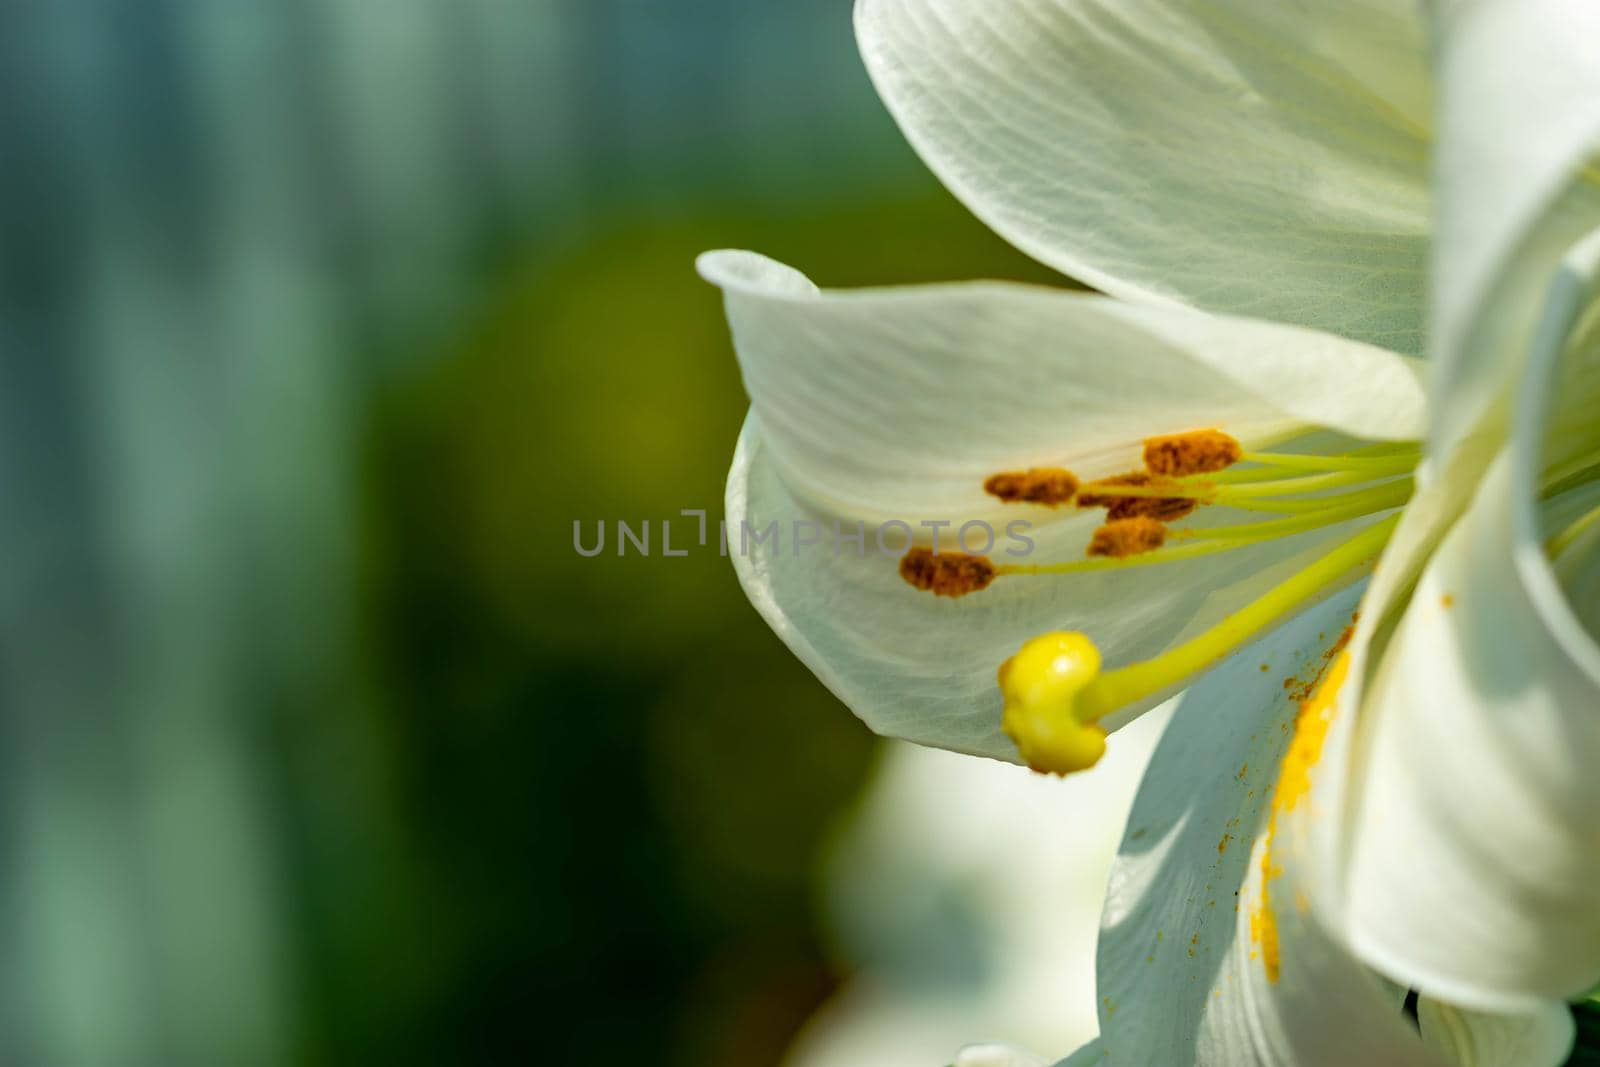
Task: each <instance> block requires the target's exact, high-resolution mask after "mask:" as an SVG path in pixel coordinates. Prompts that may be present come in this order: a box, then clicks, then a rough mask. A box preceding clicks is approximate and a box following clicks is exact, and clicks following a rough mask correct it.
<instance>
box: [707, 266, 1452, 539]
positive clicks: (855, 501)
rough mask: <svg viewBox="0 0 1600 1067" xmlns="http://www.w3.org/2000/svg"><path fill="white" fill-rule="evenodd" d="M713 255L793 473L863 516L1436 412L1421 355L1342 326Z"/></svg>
mask: <svg viewBox="0 0 1600 1067" xmlns="http://www.w3.org/2000/svg"><path fill="white" fill-rule="evenodd" d="M699 267H700V271H701V273H702V274H703V275H704V276H705V277H706V278H707V280H709V281H711V282H712V283H713V284H715V285H718V286H720V287H721V288H722V289H723V291H724V293H725V295H726V302H727V311H728V319H729V323H730V325H731V326H732V330H733V337H734V344H735V349H736V351H737V353H738V357H739V365H740V369H741V370H742V371H743V374H744V381H745V387H746V389H747V390H748V392H749V393H750V400H751V404H752V406H753V407H754V408H755V410H756V412H757V414H759V415H760V416H761V421H762V424H763V426H764V427H765V431H766V438H767V441H768V444H769V446H770V448H771V451H772V453H773V456H774V458H775V460H776V461H778V462H779V463H780V464H781V465H782V467H783V470H784V476H785V478H786V480H787V481H788V482H789V485H790V487H791V488H792V489H794V490H796V491H797V492H801V493H804V494H805V495H806V496H807V498H808V499H809V500H811V501H812V502H813V503H818V504H822V505H824V506H827V507H828V508H829V509H830V510H835V511H838V512H839V513H841V514H843V515H846V516H849V517H859V516H867V517H868V518H871V517H872V516H874V515H892V516H894V517H896V518H901V519H906V520H909V521H912V522H915V521H917V520H919V519H922V518H943V519H968V518H972V517H974V516H979V515H984V514H986V513H995V509H996V506H997V505H996V502H995V501H994V500H993V499H992V498H990V497H988V496H986V495H985V494H984V492H983V489H982V486H983V480H984V478H985V477H986V476H988V475H989V474H992V473H994V472H995V471H1000V470H1009V469H1015V468H1017V467H1025V466H1029V465H1032V464H1035V463H1039V464H1051V465H1065V466H1068V467H1070V468H1071V469H1073V470H1074V471H1075V472H1076V473H1078V474H1079V475H1082V476H1085V477H1100V476H1104V475H1109V474H1115V473H1120V472H1122V471H1124V470H1127V469H1129V468H1130V467H1136V466H1137V465H1138V459H1137V457H1138V455H1139V447H1140V442H1141V441H1142V440H1143V438H1144V437H1146V436H1149V435H1151V434H1155V433H1171V432H1178V431H1182V430H1189V429H1197V428H1201V427H1208V426H1221V427H1224V428H1226V429H1228V430H1229V432H1232V433H1234V434H1235V436H1239V437H1242V438H1246V439H1249V438H1251V437H1259V438H1271V437H1273V436H1277V435H1281V434H1283V433H1284V432H1285V431H1287V430H1290V429H1292V428H1294V427H1296V426H1304V425H1319V426H1323V427H1327V428H1330V429H1334V430H1339V431H1341V432H1344V433H1348V434H1352V435H1355V436H1359V437H1368V438H1377V439H1400V438H1415V437H1418V436H1420V435H1421V433H1422V431H1423V427H1424V401H1423V395H1422V391H1421V388H1420V386H1419V384H1418V382H1419V376H1420V369H1419V368H1420V365H1419V364H1417V363H1415V362H1413V361H1409V360H1405V359H1402V358H1400V357H1397V356H1395V355H1394V354H1392V353H1390V352H1386V351H1384V350H1382V349H1378V348H1374V347H1371V346H1368V345H1363V344H1358V343H1355V342H1350V341H1344V340H1341V339H1338V338H1335V337H1333V336H1331V335H1327V334H1319V333H1315V332H1313V331H1308V330H1303V329H1298V328H1294V327H1286V326H1278V325H1272V324H1268V323H1261V322H1254V321H1249V320H1241V319H1230V318H1225V317H1221V316H1214V315H1206V314H1201V313H1198V312H1195V311H1191V310H1188V309H1183V308H1155V307H1148V306H1136V305H1128V304H1123V303H1120V302H1118V301H1114V300H1108V299H1106V298H1104V297H1100V296H1095V295H1090V294H1084V293H1074V292H1066V291H1062V290H1054V289H1046V288H1042V287H1037V286H1024V285H1012V284H1003V283H996V282H973V283H963V284H954V285H937V286H919V287H908V288H888V289H864V290H850V291H821V290H818V289H817V288H816V287H815V286H814V285H812V284H811V282H810V281H809V280H807V279H806V278H805V277H804V276H803V275H801V274H799V273H798V272H797V271H794V270H793V269H791V268H789V267H785V266H783V265H782V264H779V263H775V262H773V261H772V260H770V259H767V258H765V257H762V256H758V255H755V254H754V253H749V252H710V253H707V254H705V255H704V256H702V257H701V258H700V261H699ZM1015 514H1016V512H1015V510H1014V509H1013V510H1012V511H1010V512H1009V515H1010V516H1012V517H1014V516H1015Z"/></svg>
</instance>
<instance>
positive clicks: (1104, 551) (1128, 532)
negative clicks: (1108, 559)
mask: <svg viewBox="0 0 1600 1067" xmlns="http://www.w3.org/2000/svg"><path fill="white" fill-rule="evenodd" d="M1166 543H1167V528H1166V527H1165V526H1163V525H1161V523H1159V522H1157V521H1156V520H1155V519H1146V518H1135V519H1117V520H1116V521H1114V522H1108V523H1106V524H1105V525H1104V526H1102V527H1100V528H1099V529H1098V530H1096V531H1095V532H1094V537H1093V538H1092V539H1091V540H1090V541H1089V550H1088V552H1089V555H1091V556H1114V557H1116V558H1117V559H1123V558H1125V557H1127V556H1137V555H1139V554H1140V553H1142V552H1154V551H1155V550H1156V549H1158V548H1160V547H1161V546H1162V545H1164V544H1166Z"/></svg>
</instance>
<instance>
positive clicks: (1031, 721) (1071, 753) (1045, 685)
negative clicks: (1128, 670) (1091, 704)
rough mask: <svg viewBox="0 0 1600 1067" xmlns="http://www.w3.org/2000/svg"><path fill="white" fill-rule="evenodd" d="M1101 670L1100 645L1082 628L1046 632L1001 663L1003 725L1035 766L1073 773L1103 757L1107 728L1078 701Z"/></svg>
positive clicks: (1025, 758) (1055, 771) (1035, 768)
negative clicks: (1079, 704) (1068, 631)
mask: <svg viewBox="0 0 1600 1067" xmlns="http://www.w3.org/2000/svg"><path fill="white" fill-rule="evenodd" d="M1099 674H1100V650H1099V649H1097V648H1095V647H1094V642H1093V641H1090V640H1089V639H1088V638H1087V637H1085V636H1084V635H1083V634H1080V633H1062V632H1056V633H1048V634H1041V635H1040V636H1038V637H1035V638H1033V639H1031V640H1029V641H1028V642H1027V643H1026V644H1024V645H1023V646H1022V649H1021V651H1019V652H1018V653H1017V654H1016V655H1015V656H1012V657H1011V658H1010V659H1008V660H1006V661H1005V662H1004V663H1002V664H1001V665H1000V693H1001V696H1003V697H1004V698H1005V713H1004V715H1003V717H1002V718H1001V720H1000V728H1001V729H1003V730H1004V731H1005V732H1006V734H1007V735H1009V736H1010V738H1011V740H1013V741H1015V742H1016V744H1017V751H1018V752H1019V753H1020V754H1021V755H1022V759H1023V761H1024V762H1025V763H1027V765H1028V766H1029V767H1031V768H1032V769H1033V770H1036V771H1039V772H1041V773H1047V774H1070V773H1072V772H1073V771H1081V770H1085V769H1086V768H1089V767H1093V766H1094V765H1095V763H1096V762H1098V761H1099V759H1100V756H1101V755H1102V754H1103V753H1104V752H1105V750H1106V732H1105V731H1104V730H1102V729H1101V728H1100V727H1099V726H1096V725H1095V724H1094V722H1093V721H1092V720H1089V719H1088V718H1087V717H1086V716H1085V715H1084V714H1083V713H1082V711H1081V710H1080V708H1079V707H1078V694H1079V693H1081V692H1082V691H1083V689H1084V687H1085V686H1087V685H1088V684H1089V683H1090V682H1092V681H1094V679H1095V678H1096V677H1097V676H1098V675H1099Z"/></svg>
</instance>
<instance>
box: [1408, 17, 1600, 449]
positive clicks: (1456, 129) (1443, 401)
mask: <svg viewBox="0 0 1600 1067" xmlns="http://www.w3.org/2000/svg"><path fill="white" fill-rule="evenodd" d="M1439 23H1440V25H1439V32H1438V34H1437V37H1438V40H1439V42H1440V45H1439V55H1440V60H1439V70H1440V75H1439V95H1440V126H1439V143H1438V149H1437V151H1438V159H1437V162H1436V165H1435V173H1436V174H1437V175H1438V205H1437V206H1438V213H1439V221H1438V227H1437V233H1436V235H1435V244H1434V249H1433V318H1432V320H1431V322H1430V336H1429V345H1430V348H1431V349H1432V351H1433V353H1434V356H1435V360H1434V362H1435V380H1434V382H1433V388H1434V393H1433V396H1434V400H1435V412H1434V417H1435V420H1436V425H1435V426H1434V428H1433V429H1432V430H1431V431H1430V440H1431V441H1432V443H1433V445H1434V450H1435V452H1436V453H1438V454H1440V455H1449V454H1450V453H1451V452H1452V451H1453V450H1454V449H1455V448H1456V447H1457V446H1458V445H1459V444H1460V443H1461V442H1462V440H1463V439H1464V438H1465V437H1466V436H1467V435H1468V434H1469V433H1471V432H1473V431H1474V430H1475V429H1481V428H1484V427H1485V426H1487V427H1488V429H1489V431H1490V434H1491V436H1498V435H1499V433H1500V431H1501V430H1503V425H1504V418H1505V415H1506V411H1507V407H1506V399H1507V396H1508V394H1509V392H1510V388H1511V385H1512V383H1514V382H1516V381H1517V380H1518V378H1519V377H1520V375H1521V371H1522V367H1523V365H1524V363H1525V360H1526V354H1527V353H1528V351H1529V349H1530V345H1531V343H1532V340H1533V335H1534V332H1535V329H1536V326H1537V322H1538V317H1539V314H1540V310H1541V307H1542V305H1543V298H1544V295H1545V292H1546V287H1547V285H1548V284H1549V280H1550V278H1551V275H1552V274H1553V273H1554V271H1555V270H1556V264H1557V263H1558V261H1559V260H1560V259H1561V257H1562V256H1563V255H1564V254H1565V253H1566V252H1567V250H1568V249H1569V248H1570V247H1571V246H1572V245H1573V244H1574V243H1575V242H1576V241H1577V240H1578V239H1579V237H1580V236H1581V235H1583V234H1585V233H1587V232H1589V231H1591V230H1593V229H1595V228H1596V226H1600V168H1597V167H1596V165H1595V158H1594V157H1595V154H1596V152H1600V7H1597V6H1596V5H1594V4H1593V3H1590V2H1588V0H1481V2H1477V3H1458V4H1452V5H1449V6H1448V7H1445V8H1442V9H1441V14H1440V16H1439Z"/></svg>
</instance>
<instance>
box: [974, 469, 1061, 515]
mask: <svg viewBox="0 0 1600 1067" xmlns="http://www.w3.org/2000/svg"><path fill="white" fill-rule="evenodd" d="M983 491H984V492H986V493H988V494H989V495H990V496H997V497H999V498H1000V499H1001V500H1003V501H1005V502H1006V503H1007V504H1043V505H1044V506H1045V507H1051V508H1053V507H1059V506H1061V505H1062V504H1069V503H1071V502H1072V498H1073V496H1075V495H1076V494H1077V492H1078V478H1077V476H1076V475H1074V474H1073V473H1072V472H1071V471H1069V470H1063V469H1062V468H1060V467H1033V468H1031V469H1029V470H1025V471H1003V472H1001V473H999V474H992V475H990V476H989V478H988V479H987V480H985V481H984V483H983Z"/></svg>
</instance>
